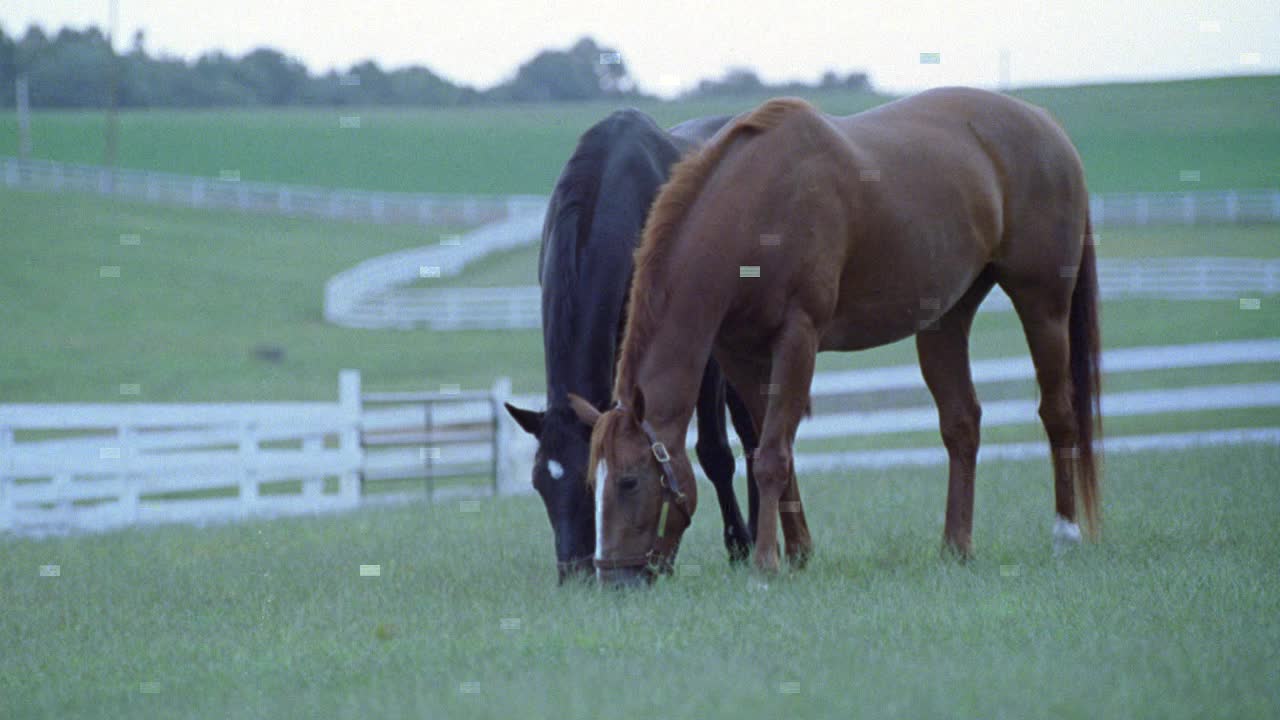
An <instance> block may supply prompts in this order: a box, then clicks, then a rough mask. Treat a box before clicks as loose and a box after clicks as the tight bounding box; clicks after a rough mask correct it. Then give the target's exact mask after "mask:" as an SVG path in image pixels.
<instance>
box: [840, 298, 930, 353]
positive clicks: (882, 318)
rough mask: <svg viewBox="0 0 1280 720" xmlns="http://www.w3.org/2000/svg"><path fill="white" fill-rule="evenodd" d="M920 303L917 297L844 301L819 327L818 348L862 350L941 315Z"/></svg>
mask: <svg viewBox="0 0 1280 720" xmlns="http://www.w3.org/2000/svg"><path fill="white" fill-rule="evenodd" d="M920 305H921V303H920V302H919V301H917V302H915V303H907V302H896V301H894V302H885V301H876V300H868V301H866V302H863V303H852V302H850V303H844V304H842V307H841V308H840V310H839V312H838V314H837V315H836V316H835V317H833V318H832V321H831V323H829V324H828V325H827V327H826V328H825V329H824V330H823V333H822V339H821V341H820V342H819V345H818V349H819V350H866V349H868V348H873V347H880V346H881V345H888V344H889V343H892V342H897V341H899V340H902V339H903V338H908V337H911V336H912V335H915V334H916V333H917V332H919V331H920V330H921V329H922V328H925V327H928V326H929V325H930V324H932V323H933V322H935V321H936V320H937V319H938V318H939V317H941V316H942V313H941V312H939V311H936V310H935V311H929V310H923V309H921V307H920Z"/></svg>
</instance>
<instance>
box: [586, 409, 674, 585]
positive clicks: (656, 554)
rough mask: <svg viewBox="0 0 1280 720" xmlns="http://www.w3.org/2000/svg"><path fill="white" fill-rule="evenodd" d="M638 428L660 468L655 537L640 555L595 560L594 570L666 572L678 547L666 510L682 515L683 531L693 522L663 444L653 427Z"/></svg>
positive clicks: (642, 426) (669, 456)
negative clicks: (668, 523)
mask: <svg viewBox="0 0 1280 720" xmlns="http://www.w3.org/2000/svg"><path fill="white" fill-rule="evenodd" d="M616 409H618V410H625V409H626V408H625V407H623V405H622V403H621V402H619V403H618V404H617V406H616ZM640 429H641V430H642V431H643V432H644V434H645V437H646V438H647V439H648V440H649V451H650V452H651V453H653V459H654V460H656V461H657V462H658V466H659V467H660V468H661V469H662V475H661V476H660V479H659V483H660V484H661V485H662V510H661V511H660V512H659V515H658V536H657V538H656V539H655V540H654V541H653V545H652V546H651V547H650V548H649V550H648V552H646V553H645V554H644V555H637V556H633V557H621V558H596V559H595V560H594V561H593V562H594V563H595V566H596V569H598V570H615V569H619V568H635V567H640V568H645V569H650V570H654V569H656V570H657V571H658V572H670V571H671V565H672V558H673V557H675V552H676V549H677V548H678V547H679V546H680V540H679V538H678V537H676V535H675V534H674V533H668V532H667V520H668V517H669V512H670V509H671V507H672V506H673V505H674V506H675V508H676V510H677V511H679V512H680V514H682V515H684V527H686V528H687V527H689V524H690V522H691V521H692V519H693V512H692V511H691V510H690V509H689V496H688V495H686V494H685V493H684V490H682V489H681V487H680V479H679V477H677V476H676V469H675V467H674V466H673V465H672V464H671V453H669V452H667V446H666V445H663V444H662V441H661V440H659V439H658V434H657V433H656V432H654V430H653V426H652V425H650V424H649V421H648V420H643V421H641V422H640ZM597 542H598V540H597Z"/></svg>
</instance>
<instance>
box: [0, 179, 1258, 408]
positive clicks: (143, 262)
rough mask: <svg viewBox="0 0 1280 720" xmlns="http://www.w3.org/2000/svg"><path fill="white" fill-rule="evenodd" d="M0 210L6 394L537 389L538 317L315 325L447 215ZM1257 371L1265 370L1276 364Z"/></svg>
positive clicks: (992, 317) (1160, 329) (985, 352)
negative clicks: (361, 266)
mask: <svg viewBox="0 0 1280 720" xmlns="http://www.w3.org/2000/svg"><path fill="white" fill-rule="evenodd" d="M0 216H3V217H4V218H5V220H6V223H7V225H6V228H7V230H6V235H5V239H4V242H3V243H0V307H2V308H4V310H5V316H6V321H5V322H6V327H5V336H4V339H3V341H0V400H3V401H7V402H56V401H79V402H90V401H98V402H109V401H114V400H144V401H153V402H154V401H182V402H199V401H217V400H226V401H248V400H326V399H332V398H333V397H334V394H335V393H336V378H337V372H338V370H339V369H341V368H343V367H355V368H359V369H361V370H362V371H363V372H364V374H365V383H366V386H367V387H369V388H372V389H422V388H423V387H434V386H436V385H438V384H452V383H457V384H460V385H461V386H463V387H465V388H486V387H488V386H489V385H490V383H491V382H492V381H493V378H495V377H497V376H500V375H507V376H510V377H512V379H513V383H514V386H515V389H516V391H517V392H522V393H523V392H538V391H540V389H541V387H542V379H543V368H542V347H541V335H540V333H539V332H537V331H533V330H526V331H513V332H502V333H490V332H479V331H468V332H457V333H430V332H426V331H408V332H398V331H385V330H353V329H347V328H339V327H334V326H331V325H328V324H326V323H324V322H323V320H322V318H321V315H320V311H321V308H320V306H321V298H322V293H323V287H324V282H325V281H326V280H327V279H328V278H329V277H330V276H332V275H333V274H334V273H336V272H338V271H339V270H342V269H345V268H346V267H349V266H351V265H353V264H355V263H356V262H358V261H359V260H361V259H364V258H366V257H370V256H373V255H378V254H381V253H385V252H390V251H393V250H397V249H401V248H406V247H416V246H419V245H423V244H430V243H432V242H435V241H436V240H437V239H438V237H439V235H440V234H444V233H446V232H451V231H450V230H447V229H442V230H438V231H437V230H425V229H423V228H419V227H412V226H393V225H389V226H371V225H361V224H354V223H332V222H326V221H317V220H307V219H289V218H279V217H269V216H256V215H240V214H235V213H221V212H214V211H201V210H188V209H175V208H162V207H156V206H151V205H145V204H134V203H125V202H112V201H110V200H107V199H103V198H98V197H93V196H84V195H56V194H40V193H26V192H12V191H0ZM1274 233H1275V227H1274V226H1259V227H1208V226H1205V227H1198V228H1164V229H1154V228H1152V229H1132V230H1131V229H1124V230H1121V229H1117V230H1116V231H1114V233H1108V234H1107V235H1106V236H1105V237H1104V239H1103V241H1102V243H1101V244H1100V246H1099V247H1100V249H1101V251H1102V252H1103V253H1104V254H1111V253H1113V252H1117V253H1120V254H1128V253H1132V254H1135V255H1163V254H1204V255H1209V254H1244V255H1257V256H1267V255H1274V253H1275V250H1274V247H1275V235H1274ZM121 235H137V236H138V241H139V244H138V245H121V243H120V236H121ZM1171 244H1172V246H1173V247H1174V248H1175V249H1174V250H1172V251H1170V252H1167V253H1166V252H1165V251H1164V249H1165V248H1167V247H1170V245H1171ZM536 257H537V256H536V249H532V248H529V249H522V250H518V251H513V252H511V253H504V254H500V255H497V256H494V257H491V258H486V259H484V260H482V261H480V262H479V263H478V264H477V265H476V266H475V267H474V268H472V269H470V270H468V271H467V272H466V273H465V274H464V275H463V276H461V277H460V278H457V279H455V280H452V281H448V282H455V283H474V284H486V283H489V282H496V284H507V283H508V282H519V283H520V284H528V283H533V282H535V281H536V280H535V277H534V276H535V274H536V271H535V268H536ZM104 266H107V267H119V268H120V277H100V276H99V275H100V269H101V268H102V267H104ZM498 280H500V281H501V282H497V281H498ZM1103 311H1104V317H1103V333H1104V347H1128V346H1138V345H1157V344H1173V343H1190V342H1207V341H1211V340H1228V339H1239V338H1250V337H1271V336H1274V335H1275V334H1276V329H1277V328H1278V327H1280V321H1278V319H1277V312H1278V311H1280V308H1278V307H1277V305H1276V304H1275V303H1273V302H1270V301H1269V300H1268V301H1264V302H1263V304H1262V307H1261V309H1259V310H1252V311H1248V310H1240V308H1239V305H1238V303H1237V302H1236V301H1203V302H1183V301H1178V302H1174V301H1160V300H1144V301H1126V302H1117V303H1104V306H1103ZM263 345H267V346H274V347H278V348H281V349H283V350H284V358H283V360H282V361H281V362H277V363H272V362H266V361H264V360H261V359H258V358H257V357H255V353H254V350H255V348H257V347H259V346H263ZM972 345H973V355H974V357H1003V356H1009V355H1020V354H1024V353H1025V352H1026V344H1025V341H1024V340H1023V338H1022V331H1021V328H1020V327H1019V325H1018V324H1017V322H1016V320H1015V319H1014V317H1013V315H1012V314H1011V313H984V314H980V315H979V316H978V319H977V321H976V324H975V330H974V338H973V343H972ZM914 361H915V350H914V344H913V343H912V342H911V341H906V342H900V343H896V344H894V345H890V346H887V347H884V348H879V349H876V350H871V351H867V352H862V353H855V354H848V353H841V354H835V353H827V354H823V355H821V356H819V369H820V370H831V369H842V368H858V367H875V366H880V365H896V364H904V363H912V362H914ZM1260 367H1262V368H1263V372H1268V373H1271V375H1270V377H1274V368H1272V367H1270V366H1260ZM1232 372H1235V373H1237V375H1235V376H1229V375H1227V374H1226V373H1232ZM1258 372H1259V371H1258V369H1257V368H1256V367H1255V368H1254V369H1249V368H1244V369H1236V370H1234V371H1233V370H1231V369H1230V368H1217V369H1211V370H1205V371H1199V372H1198V373H1196V374H1195V377H1196V378H1197V380H1198V381H1199V382H1200V383H1208V382H1215V381H1216V380H1214V378H1217V377H1223V378H1231V377H1234V378H1236V379H1242V380H1243V379H1250V378H1253V379H1255V380H1256V379H1264V378H1266V377H1267V376H1266V375H1263V376H1262V377H1261V378H1259V377H1258ZM1219 373H1223V374H1221V375H1219ZM1151 377H1159V376H1151ZM1224 381H1225V380H1224ZM1117 383H1118V384H1110V385H1109V387H1111V388H1115V389H1119V388H1124V387H1129V388H1140V387H1150V385H1149V384H1146V381H1144V380H1143V376H1121V377H1119V378H1118V379H1117ZM121 384H138V385H141V395H140V396H137V397H133V396H130V397H124V398H122V397H121V396H120V395H119V386H120V385H121Z"/></svg>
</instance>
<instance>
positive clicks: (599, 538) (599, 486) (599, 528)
mask: <svg viewBox="0 0 1280 720" xmlns="http://www.w3.org/2000/svg"><path fill="white" fill-rule="evenodd" d="M608 475H609V466H608V464H606V463H605V461H603V460H601V461H600V464H599V465H597V466H596V559H597V560H601V559H603V558H604V550H603V548H604V479H605V477H606V476H608Z"/></svg>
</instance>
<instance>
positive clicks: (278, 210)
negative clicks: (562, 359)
mask: <svg viewBox="0 0 1280 720" xmlns="http://www.w3.org/2000/svg"><path fill="white" fill-rule="evenodd" d="M0 177H2V178H3V182H4V184H5V186H6V187H10V188H25V189H33V190H49V191H64V190H65V191H78V192H90V193H98V194H101V195H114V196H119V197H126V198H129V199H132V200H144V201H147V202H153V203H163V204H168V205H180V206H185V207H193V208H210V209H222V210H239V211H242V212H254V213H267V214H274V215H289V216H300V217H317V218H325V219H330V220H347V221H357V222H374V223H406V224H416V225H428V226H444V227H474V226H476V225H480V224H484V223H491V222H496V221H499V220H503V219H505V218H508V217H513V216H515V215H519V214H522V213H528V212H530V211H534V212H541V209H542V208H543V207H545V206H546V199H545V198H542V197H538V196H536V195H511V196H497V195H451V194H442V193H437V194H424V193H396V192H373V191H367V190H345V189H334V188H323V187H314V186H307V185H287V184H279V183H266V182H249V181H244V180H240V179H239V175H238V174H227V175H226V176H223V177H217V178H214V177H199V176H192V175H179V174H176V173H165V172H156V171H151V170H127V169H114V170H113V169H111V168H107V167H103V166H100V165H78V164H75V163H64V162H57V161H53V160H19V159H17V158H13V157H0Z"/></svg>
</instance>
